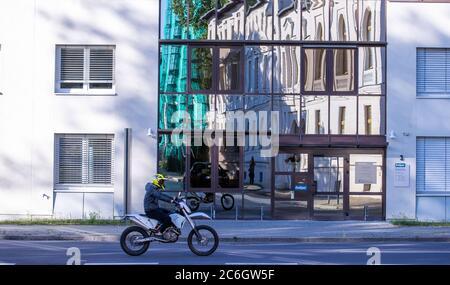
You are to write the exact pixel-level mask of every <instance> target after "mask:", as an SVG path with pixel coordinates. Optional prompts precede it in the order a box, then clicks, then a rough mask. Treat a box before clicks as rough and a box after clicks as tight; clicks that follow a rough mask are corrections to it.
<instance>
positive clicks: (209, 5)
mask: <svg viewBox="0 0 450 285" xmlns="http://www.w3.org/2000/svg"><path fill="white" fill-rule="evenodd" d="M174 1H175V0H174ZM189 32H190V33H189V34H190V38H191V39H194V40H215V39H216V0H191V1H190V4H189Z"/></svg>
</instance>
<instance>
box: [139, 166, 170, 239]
mask: <svg viewBox="0 0 450 285" xmlns="http://www.w3.org/2000/svg"><path fill="white" fill-rule="evenodd" d="M165 180H167V178H166V177H165V176H164V175H162V174H156V176H155V179H153V180H152V182H151V183H150V182H149V183H147V184H146V185H145V197H144V210H145V214H146V215H147V216H148V217H149V218H152V219H155V220H158V221H159V222H160V223H161V224H162V225H161V226H160V227H159V231H160V233H161V234H162V233H164V231H165V230H166V229H167V228H168V227H170V226H172V225H173V223H172V220H171V218H170V216H169V215H170V211H169V210H167V209H164V208H161V207H160V206H159V203H158V202H159V200H161V201H164V202H168V203H175V202H177V199H176V198H172V197H170V196H169V195H166V194H164V193H162V191H164V190H165V188H164V182H165Z"/></svg>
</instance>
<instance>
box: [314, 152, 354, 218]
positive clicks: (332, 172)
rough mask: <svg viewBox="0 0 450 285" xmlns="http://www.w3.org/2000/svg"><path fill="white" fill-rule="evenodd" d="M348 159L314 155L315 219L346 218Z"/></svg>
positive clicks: (339, 156) (340, 156)
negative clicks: (345, 191)
mask: <svg viewBox="0 0 450 285" xmlns="http://www.w3.org/2000/svg"><path fill="white" fill-rule="evenodd" d="M347 161H348V159H346V157H345V156H344V155H336V156H334V155H327V156H322V155H314V185H315V188H316V189H315V192H314V213H313V215H314V217H315V218H338V217H344V210H345V208H346V207H345V205H346V202H347V201H346V199H345V193H344V189H345V187H344V184H345V183H346V179H345V173H347V172H346V171H345V170H346V169H347V168H348V165H347V164H348V163H347Z"/></svg>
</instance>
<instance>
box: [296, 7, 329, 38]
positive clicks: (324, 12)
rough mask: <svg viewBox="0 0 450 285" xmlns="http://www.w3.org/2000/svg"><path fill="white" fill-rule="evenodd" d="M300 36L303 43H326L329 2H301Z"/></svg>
mask: <svg viewBox="0 0 450 285" xmlns="http://www.w3.org/2000/svg"><path fill="white" fill-rule="evenodd" d="M300 2H301V5H302V8H303V10H302V34H303V40H305V41H328V40H329V36H328V35H329V32H330V21H329V18H330V4H329V3H330V1H325V0H302V1H300Z"/></svg>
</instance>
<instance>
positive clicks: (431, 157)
mask: <svg viewBox="0 0 450 285" xmlns="http://www.w3.org/2000/svg"><path fill="white" fill-rule="evenodd" d="M447 152H450V139H449V138H417V151H416V168H417V170H416V171H417V178H416V179H417V186H416V189H417V191H418V192H422V191H447V189H449V188H448V184H449V183H448V182H447V181H448V180H450V175H449V174H450V173H447V168H448V167H450V155H447Z"/></svg>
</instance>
